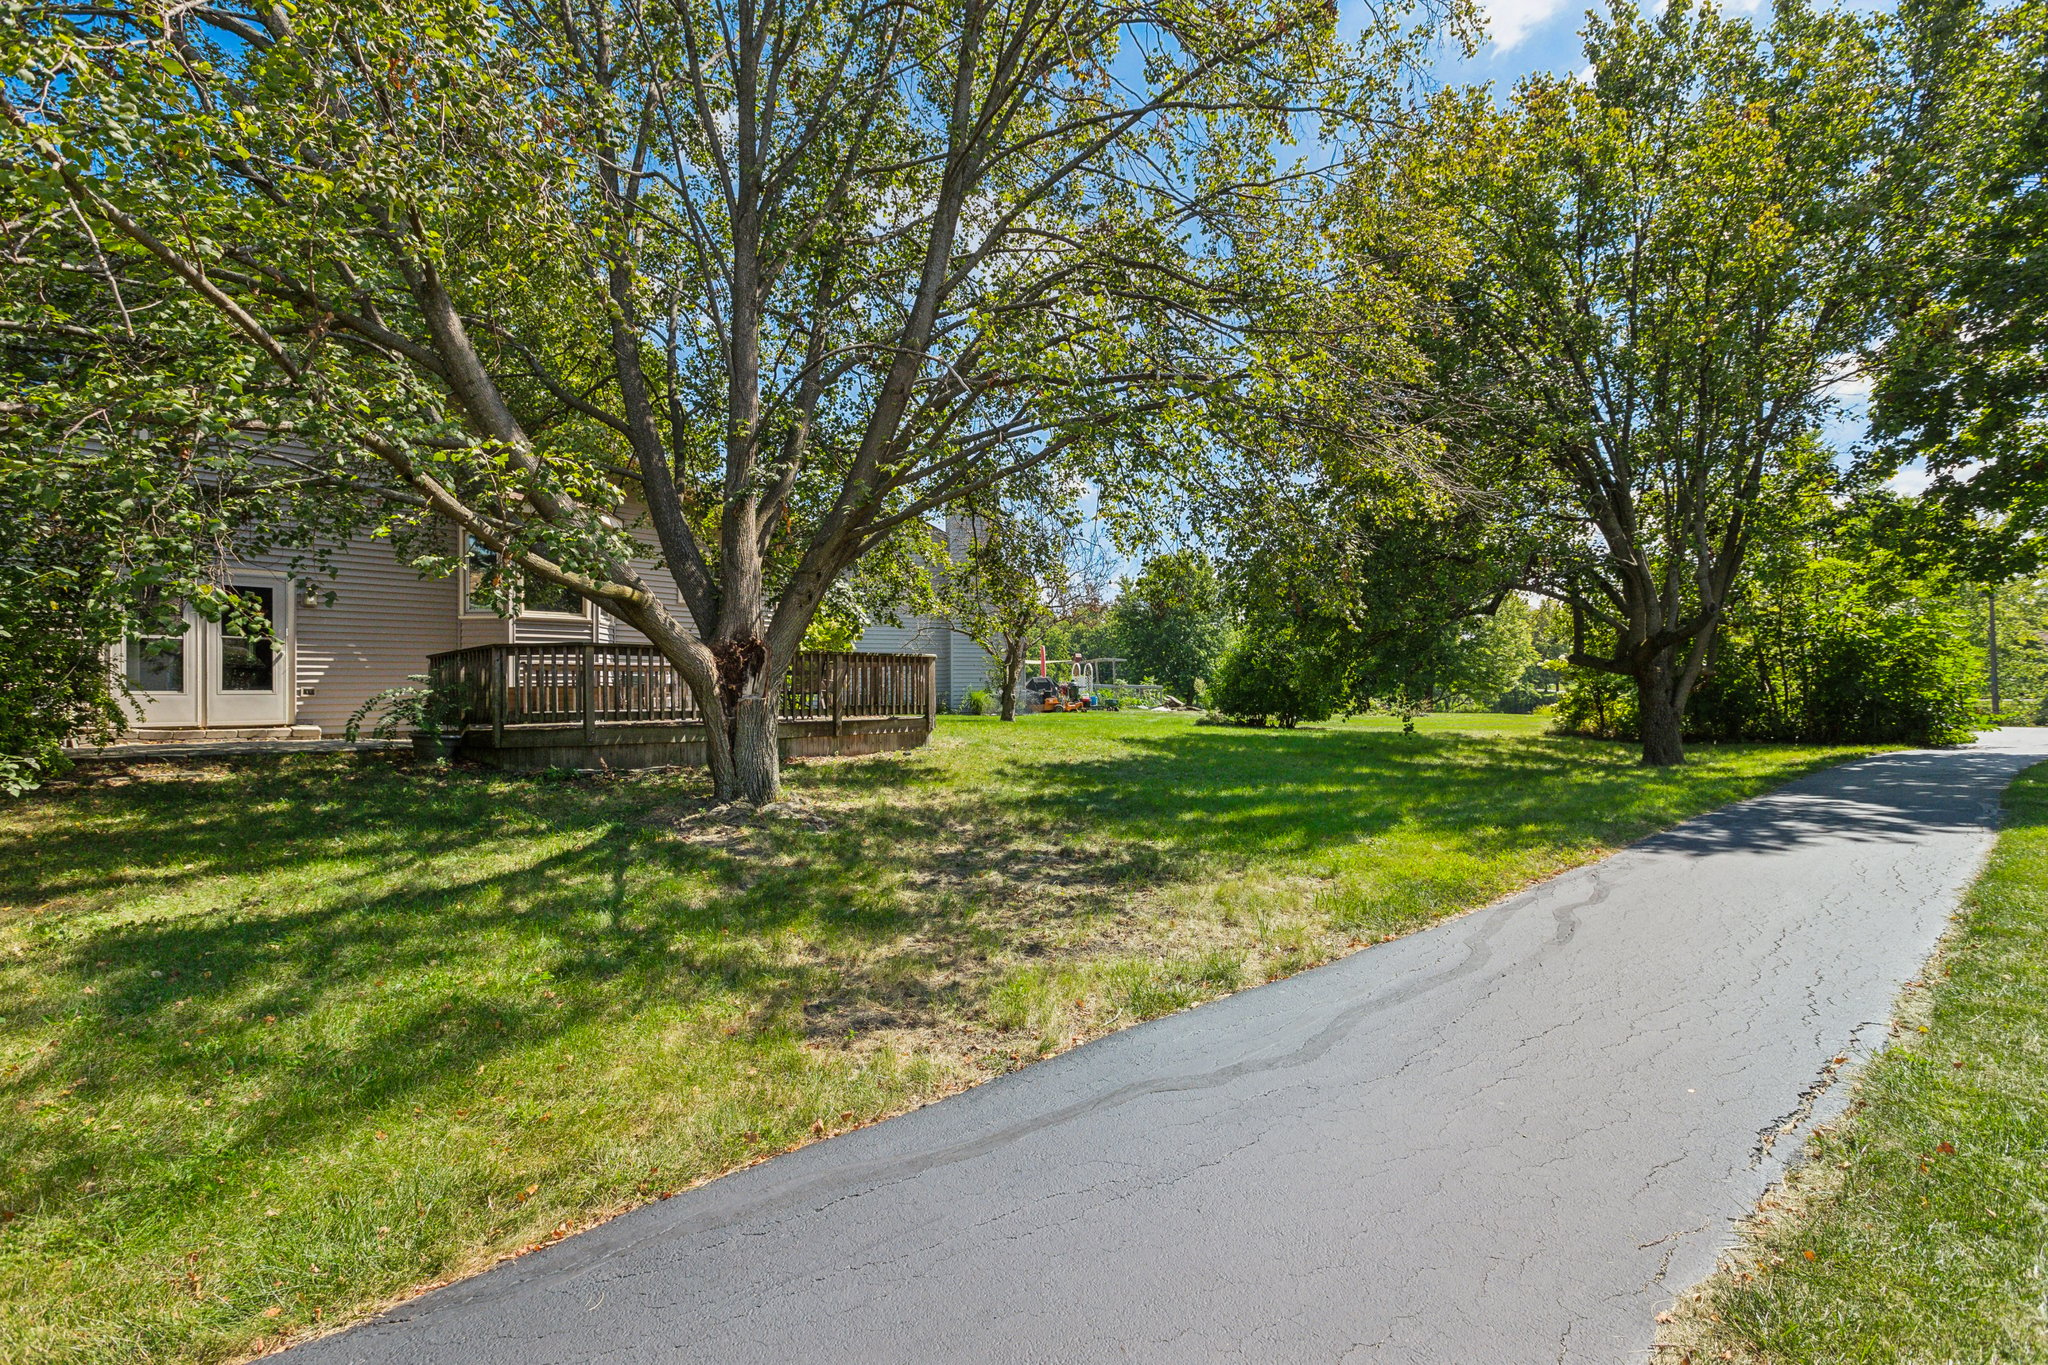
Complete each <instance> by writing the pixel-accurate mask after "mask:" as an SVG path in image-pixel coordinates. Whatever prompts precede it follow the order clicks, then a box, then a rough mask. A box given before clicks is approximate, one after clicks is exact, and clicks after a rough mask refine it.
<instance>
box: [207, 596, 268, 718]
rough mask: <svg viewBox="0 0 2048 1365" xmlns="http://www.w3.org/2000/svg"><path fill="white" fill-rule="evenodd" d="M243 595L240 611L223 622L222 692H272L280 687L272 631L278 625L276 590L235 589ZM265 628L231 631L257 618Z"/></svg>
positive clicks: (221, 645) (221, 651) (221, 641)
mask: <svg viewBox="0 0 2048 1365" xmlns="http://www.w3.org/2000/svg"><path fill="white" fill-rule="evenodd" d="M235 596H236V597H238V598H240V599H241V613H240V615H239V616H236V617H229V618H227V619H225V620H223V621H222V622H221V634H220V690H221V691H223V692H270V691H274V690H276V687H277V657H276V652H275V640H274V639H273V635H274V633H275V627H276V625H277V590H276V589H274V588H242V587H238V588H236V589H235ZM258 621H260V622H262V623H263V625H264V627H266V629H263V630H262V631H261V632H260V633H258V634H254V635H243V634H231V633H230V632H238V631H242V630H245V629H247V628H248V627H250V626H252V625H254V624H255V623H256V622H258Z"/></svg>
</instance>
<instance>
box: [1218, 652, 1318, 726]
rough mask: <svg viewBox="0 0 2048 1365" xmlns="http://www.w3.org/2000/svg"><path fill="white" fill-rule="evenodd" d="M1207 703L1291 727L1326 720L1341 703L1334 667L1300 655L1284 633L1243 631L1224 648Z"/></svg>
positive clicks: (1238, 717) (1244, 718) (1245, 718)
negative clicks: (1331, 667)
mask: <svg viewBox="0 0 2048 1365" xmlns="http://www.w3.org/2000/svg"><path fill="white" fill-rule="evenodd" d="M1207 691H1208V695H1209V698H1210V702H1211V704H1212V705H1213V706H1214V707H1215V709H1216V710H1218V711H1221V712H1222V713H1223V714H1224V715H1226V716H1228V717H1229V718H1230V719H1232V720H1234V721H1238V722H1240V723H1242V724H1246V725H1264V724H1265V723H1266V722H1267V721H1268V720H1271V721H1273V722H1274V723H1275V724H1277V725H1279V726H1280V727H1281V728H1283V729H1288V730H1291V729H1293V728H1294V727H1295V726H1296V725H1299V724H1300V723H1301V722H1302V721H1305V720H1309V721H1316V720H1327V719H1329V718H1330V717H1331V716H1332V715H1334V714H1336V711H1337V708H1338V707H1339V705H1341V704H1342V701H1343V693H1342V691H1341V683H1340V682H1339V680H1338V678H1337V676H1336V670H1334V669H1329V668H1324V667H1319V666H1317V665H1316V663H1315V662H1314V661H1311V660H1309V659H1306V658H1304V657H1303V656H1302V655H1301V654H1300V652H1299V651H1297V650H1295V649H1294V648H1293V647H1292V645H1291V643H1290V641H1289V640H1288V639H1285V638H1280V639H1276V638H1274V637H1273V636H1271V635H1267V634H1261V633H1255V632H1252V631H1246V632H1245V633H1244V634H1243V635H1241V636H1240V637H1239V638H1238V639H1237V641H1236V642H1235V643H1234V644H1232V646H1231V647H1230V649H1229V650H1228V651H1227V652H1226V653H1225V654H1224V656H1223V660H1222V662H1221V663H1220V664H1219V665H1218V666H1217V668H1216V679H1215V682H1214V683H1213V684H1212V685H1211V686H1210V687H1209V688H1208V689H1207Z"/></svg>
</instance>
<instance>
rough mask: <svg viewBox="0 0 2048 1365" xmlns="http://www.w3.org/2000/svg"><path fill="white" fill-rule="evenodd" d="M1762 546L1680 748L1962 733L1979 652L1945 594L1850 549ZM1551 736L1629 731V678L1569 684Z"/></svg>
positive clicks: (1632, 716)
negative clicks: (1687, 742) (1696, 743)
mask: <svg viewBox="0 0 2048 1365" xmlns="http://www.w3.org/2000/svg"><path fill="white" fill-rule="evenodd" d="M1858 533H1859V532H1858V528H1857V527H1854V526H1852V527H1850V528H1849V533H1848V534H1847V535H1845V536H1843V537H1842V538H1841V539H1840V540H1837V541H1835V542H1834V543H1827V544H1822V545H1819V546H1818V547H1816V546H1815V545H1814V544H1813V543H1812V542H1810V541H1807V540H1804V539H1794V540H1791V541H1787V542H1780V543H1776V544H1773V545H1771V546H1768V547H1766V548H1765V549H1764V550H1762V551H1760V553H1759V555H1758V560H1759V563H1758V565H1757V568H1756V570H1755V573H1754V576H1753V577H1752V578H1751V579H1750V581H1749V582H1748V583H1747V585H1746V586H1745V587H1744V588H1743V590H1742V592H1741V594H1740V595H1739V597H1738V600H1737V603H1736V606H1735V609H1734V614H1733V616H1732V617H1731V619H1730V620H1729V621H1728V622H1727V623H1726V625H1725V626H1724V627H1723V629H1722V634H1721V642H1720V648H1719V650H1718V651H1717V653H1716V655H1715V657H1714V660H1713V662H1712V664H1711V666H1710V667H1709V668H1708V670H1707V673H1706V676H1705V677H1704V678H1703V679H1702V680H1701V682H1700V685H1699V687H1698V689H1697V690H1696V691H1695V693H1694V696H1693V703H1692V707H1691V709H1690V711H1689V712H1688V713H1687V716H1686V726H1685V733H1686V736H1687V738H1689V739H1704V740H1775V741H1797V742H1804V743H1822V744H1847V743H1885V744H1943V743H1954V742H1958V741H1961V740H1965V739H1967V738H1968V737H1969V735H1970V733H1971V728H1970V720H1971V715H1972V699H1973V698H1974V696H1975V693H1976V687H1977V683H1978V678H1979V657H1980V656H1979V654H1978V652H1977V650H1976V649H1975V648H1974V646H1973V644H1972V641H1971V622H1970V611H1969V606H1968V604H1967V602H1966V601H1965V600H1963V599H1962V598H1961V597H1960V596H1958V594H1957V593H1956V592H1955V591H1954V590H1953V589H1951V588H1949V587H1948V586H1946V585H1944V584H1943V583H1941V582H1939V581H1936V582H1931V583H1930V582H1922V581H1919V580H1914V579H1911V578H1908V577H1906V576H1904V572H1903V570H1902V568H1901V560H1900V557H1899V556H1898V555H1896V554H1894V553H1893V552H1891V551H1889V550H1885V549H1883V548H1880V547H1873V546H1869V545H1866V544H1858V543H1856V536H1857V535H1858ZM1557 727H1558V729H1559V730H1560V731H1561V732H1565V733H1571V734H1580V735H1587V736H1593V737H1597V738H1602V739H1616V738H1630V737H1634V735H1635V734H1636V732H1637V722H1636V709H1635V695H1634V690H1633V688H1631V687H1629V686H1628V685H1627V680H1625V679H1619V678H1611V677H1606V676H1601V677H1592V676H1583V675H1582V676H1578V677H1575V678H1574V679H1573V681H1572V682H1571V684H1570V686H1568V687H1567V688H1566V691H1565V695H1564V697H1563V699H1562V700H1561V701H1560V702H1559V704H1558V711H1557Z"/></svg>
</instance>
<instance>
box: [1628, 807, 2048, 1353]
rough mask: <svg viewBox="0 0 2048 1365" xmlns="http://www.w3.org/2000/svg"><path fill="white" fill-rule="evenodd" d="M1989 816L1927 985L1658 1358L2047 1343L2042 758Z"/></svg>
mask: <svg viewBox="0 0 2048 1365" xmlns="http://www.w3.org/2000/svg"><path fill="white" fill-rule="evenodd" d="M2006 816H2007V819H2006V827H2005V829H2004V831H2003V832H2002V833H2001V834H2000V835H1999V840H1998V846H1997V849H1996V851H1995V852H1994V853H1993V855H1992V859H1991V863H1990V865H1989V866H1988V867H1987V868H1986V869H1985V872H1984V875H1983V877H1982V878H1981V879H1979V881H1978V882H1977V884H1976V886H1975V887H1974V888H1973V889H1972V890H1971V892H1970V895H1969V898H1968V900H1967V901H1966V902H1965V904H1964V907H1963V911H1962V914H1961V915H1960V916H1959V917H1958V923H1957V925H1956V928H1955V929H1954V930H1953V931H1952V932H1951V934H1950V935H1949V938H1948V939H1947V941H1946V942H1945V943H1944V945H1943V947H1942V951H1941V953H1940V954H1939V956H1938V957H1937V958H1936V960H1935V962H1934V963H1933V964H1932V965H1931V966H1930V967H1929V968H1928V971H1927V973H1926V975H1925V977H1924V978H1923V980H1924V982H1925V983H1926V985H1927V987H1929V989H1927V990H1922V991H1914V992H1909V994H1908V996H1907V998H1906V1001H1905V1002H1904V1003H1903V1004H1902V1005H1901V1006H1900V1010H1899V1019H1898V1025H1897V1030H1896V1033H1895V1036H1894V1039H1893V1042H1892V1045H1891V1047H1890V1048H1889V1049H1888V1050H1887V1051H1885V1052H1884V1053H1883V1054H1882V1055H1881V1056H1879V1057H1878V1058H1877V1060H1876V1061H1874V1062H1873V1063H1872V1064H1871V1066H1870V1068H1869V1070H1868V1071H1866V1072H1865V1073H1864V1074H1863V1076H1862V1077H1861V1078H1860V1079H1859V1080H1858V1082H1857V1085H1856V1090H1855V1094H1854V1098H1853V1099H1852V1101H1851V1104H1850V1110H1849V1113H1848V1115H1847V1117H1846V1118H1845V1119H1844V1120H1843V1121H1842V1122H1841V1123H1839V1124H1836V1125H1834V1126H1833V1127H1832V1128H1831V1129H1828V1130H1825V1131H1822V1132H1820V1133H1817V1134H1816V1135H1815V1136H1814V1138H1813V1139H1812V1140H1811V1141H1810V1142H1809V1143H1808V1145H1807V1150H1806V1152H1805V1154H1804V1160H1803V1162H1802V1164H1801V1165H1800V1166H1799V1167H1798V1168H1797V1169H1795V1170H1794V1171H1793V1172H1792V1173H1791V1175H1790V1176H1789V1177H1788V1178H1787V1179H1786V1181H1785V1182H1784V1183H1783V1185H1782V1186H1781V1187H1780V1188H1779V1189H1777V1190H1775V1191H1773V1192H1772V1194H1771V1195H1770V1196H1769V1197H1768V1198H1767V1199H1766V1200H1765V1203H1764V1207H1763V1208H1762V1209H1760V1210H1759V1212H1758V1214H1757V1216H1756V1217H1754V1218H1753V1219H1751V1220H1750V1222H1749V1224H1748V1226H1747V1227H1746V1228H1745V1230H1744V1234H1745V1235H1744V1238H1743V1241H1742V1244H1741V1246H1740V1247H1738V1249H1737V1250H1736V1251H1735V1252H1734V1253H1733V1254H1732V1255H1731V1256H1729V1257H1728V1258H1726V1260H1725V1262H1724V1264H1723V1266H1722V1268H1721V1269H1720V1270H1719V1271H1718V1272H1717V1273H1716V1274H1715V1275H1714V1276H1713V1277H1712V1278H1710V1279H1709V1280H1708V1281H1707V1282H1706V1283H1705V1284H1703V1285H1701V1286H1699V1287H1698V1288H1696V1289H1695V1290H1693V1291H1692V1292H1691V1293H1689V1294H1687V1295H1686V1296H1685V1298H1684V1300H1683V1301H1682V1303H1681V1305H1680V1309H1679V1311H1678V1312H1677V1314H1676V1315H1675V1317H1674V1319H1673V1321H1671V1322H1670V1323H1669V1324H1668V1325H1667V1326H1666V1328H1665V1330H1664V1333H1663V1337H1662V1341H1661V1343H1660V1347H1659V1350H1658V1353H1657V1359H1658V1360H1659V1361H1662V1362H1666V1363H1667V1365H1677V1362H1680V1361H1686V1362H1692V1363H1693V1365H1708V1362H1716V1361H1724V1360H1732V1361H1743V1362H1751V1363H1752V1365H1754V1363H1756V1362H1774V1363H1778V1362H1794V1361H1812V1362H1827V1365H1849V1363H1850V1362H1893V1361H1897V1362H1916V1365H1917V1362H1929V1363H1930V1365H1931V1363H1932V1362H1949V1361H1956V1362H1962V1361H1968V1362H1973V1365H1974V1363H1976V1362H1984V1363H1985V1365H1996V1363H1997V1362H2003V1363H2004V1365H2018V1362H2021V1361H2038V1360H2044V1359H2048V952H2044V944H2048V767H2037V768H2034V769H2032V770H2031V771H2029V772H2027V773H2024V774H2022V775H2021V776H2020V778H2019V779H2018V780H2017V781H2015V782H2014V783H2013V785H2012V787H2011V788H2010V789H2009V790H2008V791H2007V793H2006Z"/></svg>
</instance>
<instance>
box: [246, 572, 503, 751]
mask: <svg viewBox="0 0 2048 1365" xmlns="http://www.w3.org/2000/svg"><path fill="white" fill-rule="evenodd" d="M333 564H334V567H335V569H336V574H335V576H334V577H333V578H332V579H331V580H328V579H316V580H314V581H313V583H312V584H311V586H312V587H313V588H314V590H315V601H314V603H313V604H312V605H310V606H309V605H307V604H306V603H305V602H304V601H303V600H301V601H300V602H299V603H298V604H297V606H296V609H295V611H294V614H293V619H292V633H293V642H294V645H295V654H296V665H295V674H296V683H297V689H298V691H297V713H296V716H295V717H294V723H295V724H299V725H317V726H319V727H320V730H321V733H323V734H328V735H337V734H339V733H341V729H342V726H343V725H344V724H345V723H346V722H347V720H348V716H349V713H350V712H351V711H354V710H355V709H356V707H357V706H359V705H361V704H362V702H363V699H364V698H366V697H368V696H370V695H371V694H373V693H376V692H380V691H382V690H383V689H385V688H387V687H400V686H403V685H404V684H405V682H406V679H407V678H408V677H410V676H411V675H413V674H416V673H424V672H426V668H427V656H428V655H429V654H434V653H438V652H439V651H441V650H444V649H455V648H457V647H458V646H459V645H460V644H461V643H462V641H461V639H460V633H459V625H460V624H461V618H460V617H459V616H458V611H459V608H460V598H459V592H460V589H459V587H458V585H457V583H456V580H455V579H453V578H440V579H422V578H421V577H420V576H419V575H418V574H416V573H414V572H413V571H412V570H411V569H410V568H408V567H407V566H405V565H404V564H402V563H400V562H399V560H398V558H397V556H396V555H394V554H393V553H392V552H391V547H390V545H389V544H388V543H386V542H384V541H380V540H372V539H370V538H369V537H368V536H357V537H355V538H353V539H351V540H350V541H349V542H348V543H347V544H346V545H344V546H342V548H341V549H340V550H339V551H338V552H337V553H336V554H335V556H334V558H333ZM250 567H252V568H277V569H282V568H284V567H285V560H284V558H283V557H277V558H276V560H275V562H274V563H266V562H264V561H263V560H257V561H255V562H254V563H252V564H251V566H250ZM330 593H331V594H332V598H331V600H330V598H329V594H330ZM501 624H502V623H501Z"/></svg>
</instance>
